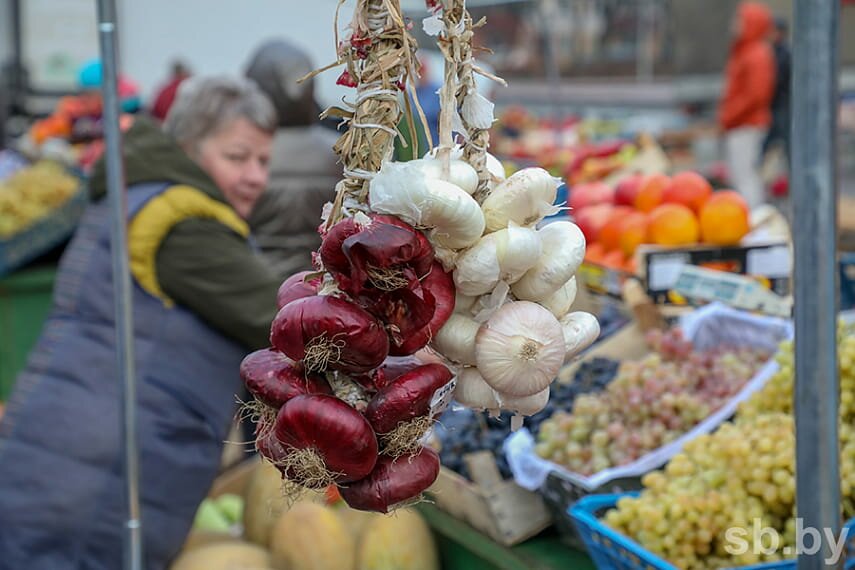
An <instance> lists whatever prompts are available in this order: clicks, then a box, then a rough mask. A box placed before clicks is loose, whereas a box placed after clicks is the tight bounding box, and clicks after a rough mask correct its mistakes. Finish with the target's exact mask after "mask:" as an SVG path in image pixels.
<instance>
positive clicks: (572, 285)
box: [540, 275, 579, 320]
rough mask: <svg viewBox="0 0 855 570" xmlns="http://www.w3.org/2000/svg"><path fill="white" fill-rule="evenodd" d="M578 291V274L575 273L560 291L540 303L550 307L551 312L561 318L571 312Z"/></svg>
mask: <svg viewBox="0 0 855 570" xmlns="http://www.w3.org/2000/svg"><path fill="white" fill-rule="evenodd" d="M578 292H579V291H578V286H577V284H576V276H575V275H574V276H573V277H571V278H570V280H569V281H567V283H565V284H564V286H563V287H561V288H560V289H559V290H558V291H556V292H555V293H553V294H552V295H550V296H549V297H547V298H546V299H544V300H543V301H540V304H541V305H543V306H544V307H546V308H547V309H549V312H550V313H552V314H553V315H555V318H556V319H559V320H560V319H561V318H562V317H563V316H564V315H566V314H567V313H569V312H570V308H571V307H572V306H573V302H574V301H575V300H576V294H577V293H578Z"/></svg>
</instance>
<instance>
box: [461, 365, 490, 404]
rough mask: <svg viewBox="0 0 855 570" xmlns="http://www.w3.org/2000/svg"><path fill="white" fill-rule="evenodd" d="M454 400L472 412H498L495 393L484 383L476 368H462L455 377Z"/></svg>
mask: <svg viewBox="0 0 855 570" xmlns="http://www.w3.org/2000/svg"><path fill="white" fill-rule="evenodd" d="M454 399H455V400H457V402H458V403H459V404H461V405H463V406H466V407H467V408H471V409H473V410H498V409H499V400H498V398H497V396H496V392H495V391H494V390H493V389H492V388H491V387H490V386H489V384H487V383H486V382H485V381H484V378H483V377H482V376H481V374H480V373H479V372H478V369H477V368H464V369H463V370H461V371H460V373H459V374H458V375H457V386H456V387H455V389H454Z"/></svg>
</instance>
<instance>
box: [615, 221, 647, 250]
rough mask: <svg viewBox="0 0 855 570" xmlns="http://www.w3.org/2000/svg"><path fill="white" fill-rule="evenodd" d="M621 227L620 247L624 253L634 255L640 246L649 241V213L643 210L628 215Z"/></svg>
mask: <svg viewBox="0 0 855 570" xmlns="http://www.w3.org/2000/svg"><path fill="white" fill-rule="evenodd" d="M620 229H621V232H620V249H621V251H623V253H624V255H626V256H627V257H632V256H633V255H635V250H636V249H637V248H638V246H639V245H641V244H643V243H646V242H647V215H646V214H643V213H642V212H633V213H631V214H629V215H627V216H626V217H625V218H624V219H623V223H622V224H621V228H620Z"/></svg>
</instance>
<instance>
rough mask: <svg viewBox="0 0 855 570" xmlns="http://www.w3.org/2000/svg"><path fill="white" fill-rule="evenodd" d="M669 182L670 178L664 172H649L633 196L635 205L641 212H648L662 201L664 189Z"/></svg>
mask: <svg viewBox="0 0 855 570" xmlns="http://www.w3.org/2000/svg"><path fill="white" fill-rule="evenodd" d="M670 184H671V179H670V178H668V177H667V176H665V175H664V174H651V175H650V176H648V177H647V178H645V179H644V180H643V181H642V182H641V188H640V189H639V190H638V195H637V196H636V197H635V207H636V208H638V209H639V210H641V211H642V212H650V211H652V210H653V209H654V208H655V207H656V206H658V205H659V204H661V203H662V199H663V198H664V195H665V189H666V188H667V187H668V186H669V185H670Z"/></svg>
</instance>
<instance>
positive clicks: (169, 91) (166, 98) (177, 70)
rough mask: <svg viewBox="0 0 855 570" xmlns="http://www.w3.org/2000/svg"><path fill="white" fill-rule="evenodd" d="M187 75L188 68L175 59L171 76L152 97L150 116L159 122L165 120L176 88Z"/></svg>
mask: <svg viewBox="0 0 855 570" xmlns="http://www.w3.org/2000/svg"><path fill="white" fill-rule="evenodd" d="M188 77H190V68H188V67H187V66H186V65H185V64H184V63H182V62H181V61H176V62H174V63H173V64H172V76H171V77H170V78H169V82H168V83H167V84H166V85H164V86H163V87H161V88H160V90H159V91H158V92H157V95H155V97H154V103H153V104H152V106H151V116H152V117H154V118H155V119H157V120H158V121H161V122H163V121H165V120H166V115H168V114H169V109H170V108H171V107H172V103H173V102H174V101H175V96H176V95H177V94H178V88H179V87H180V86H181V84H182V83H183V82H184V80H185V79H187V78H188Z"/></svg>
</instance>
